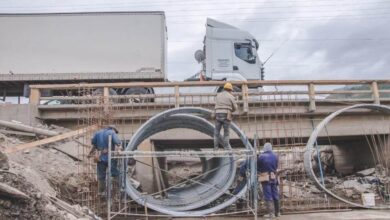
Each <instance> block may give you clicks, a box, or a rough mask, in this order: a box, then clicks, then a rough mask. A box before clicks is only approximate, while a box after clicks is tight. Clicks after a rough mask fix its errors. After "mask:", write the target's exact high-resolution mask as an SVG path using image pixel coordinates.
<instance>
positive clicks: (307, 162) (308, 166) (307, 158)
mask: <svg viewBox="0 0 390 220" xmlns="http://www.w3.org/2000/svg"><path fill="white" fill-rule="evenodd" d="M359 108H363V109H371V110H376V111H380V112H383V113H386V114H389V115H390V107H388V106H385V105H376V104H357V105H353V106H349V107H346V108H343V109H340V110H337V111H335V112H333V113H332V114H330V115H329V116H327V117H326V118H325V119H324V120H322V121H321V122H320V123H319V124H318V125H317V127H316V128H315V129H314V131H313V132H312V133H311V135H310V138H309V140H308V142H307V144H306V150H305V153H304V167H305V170H306V172H307V174H308V175H309V177H310V178H311V179H312V180H313V181H314V184H315V185H316V186H317V188H319V189H320V190H322V191H324V192H325V193H326V194H328V195H329V196H331V197H333V198H335V199H337V200H339V201H342V202H345V203H347V204H349V205H351V206H354V207H358V208H370V209H389V208H390V206H374V207H367V206H363V205H362V204H359V203H356V202H352V201H349V200H347V199H345V198H342V197H340V196H338V195H336V194H335V193H333V192H332V191H331V190H329V189H327V188H326V187H325V186H324V185H322V183H321V182H320V180H319V179H318V178H317V176H316V174H315V172H314V170H313V164H312V153H313V151H314V145H315V142H316V141H317V137H318V135H319V134H320V132H321V131H322V130H323V129H324V128H325V126H326V125H328V123H329V122H330V121H332V120H333V119H334V118H336V117H337V116H339V115H340V114H342V113H344V112H347V111H349V110H352V109H359Z"/></svg>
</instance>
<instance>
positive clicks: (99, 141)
mask: <svg viewBox="0 0 390 220" xmlns="http://www.w3.org/2000/svg"><path fill="white" fill-rule="evenodd" d="M110 135H111V150H113V151H114V150H115V148H116V147H120V148H122V147H121V140H120V139H119V136H118V129H117V128H116V127H115V125H109V126H107V128H104V129H101V130H99V131H97V132H96V133H95V135H94V136H93V138H92V146H93V149H92V150H91V152H90V155H91V154H92V153H93V152H95V156H94V160H95V161H96V162H97V165H96V167H97V177H98V188H99V195H100V196H104V195H105V189H106V171H107V167H108V146H109V142H108V141H109V136H110ZM118 176H119V170H118V161H117V160H115V159H113V160H111V177H114V178H115V177H118Z"/></svg>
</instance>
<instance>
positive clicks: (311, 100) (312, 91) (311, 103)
mask: <svg viewBox="0 0 390 220" xmlns="http://www.w3.org/2000/svg"><path fill="white" fill-rule="evenodd" d="M308 90H309V112H314V111H315V110H316V94H315V88H314V84H313V83H310V84H309V86H308Z"/></svg>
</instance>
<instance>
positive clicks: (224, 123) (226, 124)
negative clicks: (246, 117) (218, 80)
mask: <svg viewBox="0 0 390 220" xmlns="http://www.w3.org/2000/svg"><path fill="white" fill-rule="evenodd" d="M223 90H224V91H223V92H220V93H218V94H217V97H216V99H215V129H214V150H217V149H218V137H219V134H220V132H221V128H222V127H223V130H224V134H223V147H224V148H226V147H228V146H229V145H230V143H229V129H230V122H231V121H232V113H233V112H235V111H236V110H237V102H236V100H235V99H234V96H233V95H232V94H231V93H232V91H233V86H232V84H231V83H226V84H225V85H224V86H223Z"/></svg>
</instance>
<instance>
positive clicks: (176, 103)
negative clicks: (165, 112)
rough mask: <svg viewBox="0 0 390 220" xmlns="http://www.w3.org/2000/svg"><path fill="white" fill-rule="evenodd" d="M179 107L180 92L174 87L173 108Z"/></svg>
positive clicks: (177, 87)
mask: <svg viewBox="0 0 390 220" xmlns="http://www.w3.org/2000/svg"><path fill="white" fill-rule="evenodd" d="M179 107H180V91H179V86H175V108H179Z"/></svg>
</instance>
